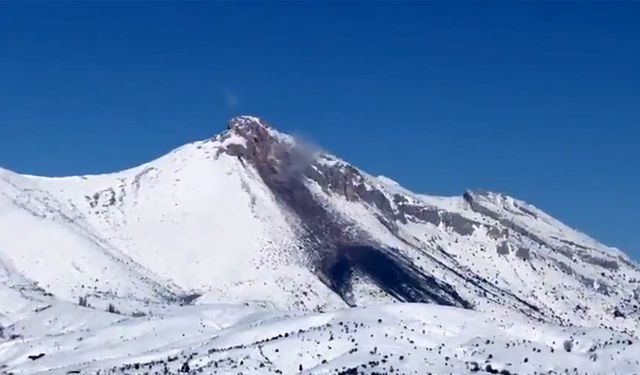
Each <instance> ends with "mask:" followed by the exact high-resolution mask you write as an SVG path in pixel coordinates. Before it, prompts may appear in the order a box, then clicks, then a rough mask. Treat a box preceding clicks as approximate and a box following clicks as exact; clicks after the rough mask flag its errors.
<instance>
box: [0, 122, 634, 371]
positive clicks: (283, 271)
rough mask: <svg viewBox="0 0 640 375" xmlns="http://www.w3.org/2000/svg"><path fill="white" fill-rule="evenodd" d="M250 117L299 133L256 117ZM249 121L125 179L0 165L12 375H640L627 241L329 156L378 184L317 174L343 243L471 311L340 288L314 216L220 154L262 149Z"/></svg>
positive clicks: (6, 352)
mask: <svg viewBox="0 0 640 375" xmlns="http://www.w3.org/2000/svg"><path fill="white" fill-rule="evenodd" d="M234 121H235V123H236V124H238V125H239V126H255V125H256V124H257V125H259V126H260V127H261V128H259V129H262V130H264V131H266V133H267V134H268V137H272V141H273V142H276V143H278V144H279V145H282V146H283V147H294V145H296V140H295V139H293V138H292V137H290V136H288V135H286V134H282V133H279V132H278V131H277V130H275V129H273V128H272V127H270V126H268V125H266V123H265V122H264V121H263V120H261V119H259V118H256V117H251V116H243V117H240V118H237V119H235V120H232V124H233V123H234ZM236 130H237V129H236ZM236 130H234V128H233V126H231V129H230V130H228V131H227V132H225V133H224V134H223V136H218V137H215V138H212V139H209V140H206V141H201V142H194V143H191V144H187V145H184V146H182V147H180V148H177V149H175V150H173V151H171V152H170V153H168V154H166V155H164V156H162V157H160V158H158V159H155V160H153V161H150V162H148V163H145V164H143V165H141V166H137V167H134V168H130V169H128V170H125V171H121V172H114V173H108V174H102V175H91V176H69V177H55V178H52V177H39V176H30V175H20V174H16V173H13V172H11V171H8V170H5V169H1V168H0V373H3V372H12V373H14V374H22V373H24V374H27V373H28V374H30V373H39V372H40V373H44V372H47V373H54V374H55V373H61V374H62V373H66V372H67V371H75V370H78V371H81V372H82V373H93V372H97V371H98V370H100V371H102V373H104V372H105V371H110V370H114V368H115V369H116V370H114V373H144V372H149V373H153V372H154V371H156V370H157V371H164V366H165V365H166V366H167V368H168V369H169V371H170V372H172V373H175V372H177V371H178V370H179V369H180V367H181V366H183V364H184V363H185V362H186V363H188V364H189V366H190V367H191V368H193V369H197V368H202V369H203V371H204V372H205V373H209V372H211V371H212V370H213V369H216V367H215V366H216V364H217V366H218V367H217V369H218V371H219V372H220V373H229V372H233V373H236V372H239V371H244V372H245V373H256V374H259V373H269V372H274V371H276V370H280V371H281V372H282V373H285V374H290V373H298V372H301V373H313V374H324V373H327V374H328V373H335V371H336V370H342V371H344V370H346V369H349V368H351V367H359V368H360V371H362V372H364V373H374V372H376V371H378V372H382V373H384V372H388V371H390V368H391V366H393V368H394V369H395V370H396V372H400V373H411V372H414V373H424V372H425V371H431V372H436V373H442V372H446V373H468V372H470V371H472V369H475V368H476V365H477V368H478V371H485V370H486V366H487V365H491V369H501V370H502V369H505V370H508V371H511V372H513V373H532V372H534V371H538V372H546V371H556V372H562V371H564V369H565V368H566V367H568V368H570V369H571V368H573V367H576V368H578V369H579V370H580V371H581V372H587V373H633V372H638V370H639V369H640V367H639V366H638V363H637V362H636V358H639V357H640V356H639V355H638V354H640V353H639V352H638V351H639V350H638V345H637V344H636V343H635V341H636V340H637V336H638V323H637V322H638V316H639V315H640V314H639V313H638V308H637V306H638V304H640V301H639V300H638V299H639V297H638V295H640V284H639V283H640V271H639V270H638V267H637V265H636V263H635V262H633V261H631V260H630V259H629V258H628V257H627V256H626V255H624V253H622V252H621V251H619V250H618V249H614V248H610V247H608V246H605V245H603V244H601V243H599V242H598V241H596V240H594V239H592V238H590V237H589V236H587V235H585V234H583V233H580V232H578V231H576V230H574V229H572V228H570V227H568V226H566V225H565V224H563V223H561V222H559V221H558V220H556V219H554V218H553V217H551V216H550V215H548V214H546V213H544V212H542V211H541V210H539V209H538V208H536V207H535V206H533V205H530V204H528V203H526V202H523V201H521V200H518V199H515V198H512V197H509V196H506V195H504V194H498V193H491V192H467V194H466V195H465V196H457V197H437V196H429V195H423V194H415V193H413V192H411V191H409V190H407V189H405V188H403V187H402V186H401V185H400V184H399V183H397V182H396V181H393V180H391V179H389V178H387V177H384V176H378V177H374V176H371V175H369V174H367V173H366V172H363V171H360V170H358V169H357V168H355V167H352V166H351V165H349V164H348V163H347V162H345V161H343V160H341V159H339V158H337V157H335V156H333V155H329V154H326V153H318V152H317V151H316V150H315V149H314V150H313V153H311V154H310V155H307V156H308V157H309V159H311V160H310V163H311V164H310V165H309V166H310V167H311V168H312V169H314V170H315V171H316V173H318V174H322V175H323V176H324V178H327V179H334V180H335V181H337V182H338V186H340V185H339V183H343V181H347V180H348V179H347V174H346V172H345V171H346V170H349V171H350V172H349V173H353V174H354V175H355V176H356V177H355V178H354V182H353V183H354V184H361V185H360V186H352V187H353V189H352V190H353V191H354V192H358V191H361V192H365V193H378V194H377V195H375V196H373V195H372V196H373V197H374V198H372V199H370V200H368V201H367V200H366V199H364V198H362V197H360V196H358V195H357V194H356V193H353V194H352V195H350V196H347V194H346V190H347V189H346V187H344V186H343V187H339V188H335V189H334V188H332V187H331V186H327V185H321V183H319V182H317V181H315V180H313V179H311V178H308V177H302V182H303V184H302V186H303V187H304V188H305V189H307V191H308V193H310V195H311V196H312V199H313V200H314V201H315V202H314V203H316V204H317V205H318V206H319V207H320V208H321V209H322V210H323V212H324V213H326V214H327V217H330V218H332V219H331V220H334V221H335V223H334V224H336V223H337V225H339V228H340V229H341V231H343V232H344V237H345V238H346V239H353V241H361V242H356V244H362V243H364V244H366V245H371V246H377V247H379V248H381V249H385V250H386V251H389V252H391V253H392V254H394V255H397V256H399V257H401V258H402V259H403V261H406V262H409V263H410V264H411V265H412V266H413V267H415V269H417V270H419V272H421V273H423V274H424V275H426V276H429V277H433V278H434V279H435V280H438V281H439V282H442V283H446V284H447V285H450V286H451V288H453V290H455V291H456V292H457V293H459V295H460V296H461V298H464V300H466V301H468V302H469V303H470V305H471V306H473V310H474V311H471V310H461V309H456V308H447V307H441V306H434V305H424V304H422V305H421V304H408V303H404V302H402V301H401V300H399V299H398V298H396V297H394V296H392V295H391V294H389V293H387V292H385V290H384V286H383V285H380V283H378V282H376V280H374V279H373V278H371V277H370V276H369V275H367V274H366V273H363V272H354V273H353V278H352V280H351V281H350V285H349V287H350V289H349V291H348V296H347V298H343V297H341V295H340V294H339V293H338V292H337V291H336V290H332V289H331V288H330V287H329V286H328V285H330V283H329V282H327V280H326V279H323V277H322V276H319V274H318V269H317V267H318V265H317V264H316V263H314V261H315V259H312V258H311V256H310V255H309V253H308V252H305V251H304V249H305V246H307V245H308V241H309V237H308V236H306V235H307V234H308V231H309V230H310V228H312V226H311V225H312V224H313V223H308V222H305V221H304V220H306V219H304V218H303V217H301V216H300V215H299V214H297V213H296V212H295V210H292V209H290V208H289V207H287V205H286V204H284V203H283V201H282V199H281V198H280V197H279V196H277V193H276V192H275V191H274V189H273V187H272V186H269V185H268V184H267V183H266V182H265V181H264V180H263V176H262V175H261V172H260V171H259V168H256V166H255V165H253V164H252V163H251V161H249V160H245V159H243V158H242V157H236V156H231V155H230V154H228V153H226V152H224V151H225V150H226V149H227V148H229V147H248V145H249V144H248V142H253V141H252V140H251V139H248V138H245V137H244V136H242V133H241V132H239V131H236ZM290 155H297V153H295V152H292V153H290ZM269 157H275V156H273V155H269ZM306 162H307V160H305V163H304V165H305V166H307V163H306ZM297 168H298V169H296V172H297V173H298V174H302V172H304V171H303V170H302V171H301V170H300V169H302V168H299V166H297ZM327 168H330V169H327ZM319 181H322V180H321V179H320V180H319ZM325 184H326V183H325ZM376 199H378V201H376ZM383 199H386V202H387V203H388V205H387V206H384V205H378V204H376V203H379V201H380V200H383ZM403 205H407V206H410V207H412V209H411V210H406V211H401V209H402V208H403ZM421 210H424V211H427V213H428V215H424V217H421V216H420V215H419V213H420V212H421ZM469 223H471V224H469ZM467 224H468V225H470V227H471V230H469V231H466V229H465V230H460V227H462V228H463V229H464V228H465V227H464V226H465V225H467ZM80 298H83V299H84V298H86V303H85V305H86V306H78V302H79V301H80ZM347 301H348V302H347ZM347 303H349V304H351V305H355V306H358V307H357V308H354V309H347ZM110 305H111V309H112V310H116V311H117V313H108V312H106V311H105V310H107V309H108V306H110ZM528 306H533V307H531V308H530V307H528ZM616 311H617V312H622V316H620V315H621V314H620V313H618V314H615V313H614V312H616ZM133 315H135V316H136V317H134V316H133ZM378 319H382V321H381V322H380V323H378ZM339 322H342V323H343V324H339ZM345 324H346V325H345ZM347 327H348V328H347ZM423 331H424V332H423ZM331 337H333V339H330V338H331ZM568 340H569V341H570V342H572V348H573V349H572V351H571V352H568V351H566V350H565V349H564V348H563V343H564V342H566V341H568ZM629 340H631V341H632V343H631V344H628V342H629ZM593 348H595V349H593ZM355 349H357V350H355ZM39 352H42V353H45V356H44V357H42V358H39V359H36V360H31V359H29V358H28V356H29V355H34V354H38V353H39ZM193 353H197V354H193ZM594 353H595V354H594ZM385 355H387V357H386V358H385V357H384V356H385ZM400 355H402V356H403V359H400V358H399V356H400ZM489 355H491V357H489ZM594 355H595V356H596V357H597V358H596V359H595V360H594ZM176 356H177V359H175V360H171V361H168V358H176ZM446 357H448V359H445V358H446ZM525 357H526V358H527V359H528V360H527V361H526V362H524V358H525ZM383 359H384V361H383ZM144 362H153V363H150V364H149V365H147V366H146V367H144V368H143V367H139V368H138V369H136V368H134V367H133V364H134V363H144ZM474 363H475V365H474ZM3 365H4V366H6V367H4V368H2V366H3ZM128 365H131V366H128ZM363 365H367V366H368V367H363ZM122 366H125V368H122ZM149 366H151V367H149ZM234 366H235V367H234ZM300 366H302V370H300ZM151 370H153V371H151Z"/></svg>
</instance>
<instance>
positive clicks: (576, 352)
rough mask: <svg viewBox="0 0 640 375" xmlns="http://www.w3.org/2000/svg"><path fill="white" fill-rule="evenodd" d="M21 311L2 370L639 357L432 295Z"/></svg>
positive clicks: (547, 368)
mask: <svg viewBox="0 0 640 375" xmlns="http://www.w3.org/2000/svg"><path fill="white" fill-rule="evenodd" d="M19 319H20V320H19V321H18V322H16V323H14V325H12V327H11V329H9V330H8V331H7V332H5V333H4V334H5V336H7V335H9V336H12V337H13V339H11V340H8V341H5V342H3V343H2V344H0V362H1V363H3V364H4V365H3V371H4V372H6V373H14V374H31V373H48V374H69V373H101V374H145V373H150V374H153V373H180V372H187V373H198V372H203V373H218V374H238V373H243V374H273V373H281V374H296V373H302V374H336V373H343V374H390V373H398V374H426V373H436V374H445V373H447V374H448V373H455V374H466V373H474V372H477V373H502V374H516V373H518V374H533V373H565V372H569V373H574V372H575V371H578V372H579V373H591V374H614V373H617V374H631V373H635V372H637V371H638V368H639V367H638V366H639V362H638V361H639V359H640V345H639V344H638V343H637V342H636V340H637V339H636V338H635V337H633V336H631V335H623V334H619V333H615V332H612V331H610V330H606V329H580V328H567V327H564V328H563V327H558V326H551V325H546V324H539V323H535V322H527V321H525V320H520V319H511V320H509V321H506V320H502V319H496V318H495V317H492V316H491V315H489V314H484V313H478V312H472V311H467V310H462V309H459V308H454V307H444V306H437V305H426V304H409V303H403V304H395V305H386V306H385V305H383V306H375V307H363V308H353V309H345V310H340V311H335V312H331V313H292V312H280V311H273V310H265V309H260V308H255V307H247V306H239V305H201V306H188V307H182V308H174V309H168V310H166V311H162V312H159V313H158V314H157V315H154V316H144V317H137V318H136V317H125V316H119V315H117V314H109V313H106V312H102V311H97V310H93V309H88V308H82V307H78V306H75V305H70V304H63V303H56V304H53V305H45V306H41V307H39V308H38V309H36V310H35V311H34V310H27V311H24V312H22V313H21V314H20V316H19ZM38 356H42V357H40V358H38V359H35V360H33V359H30V358H34V357H38Z"/></svg>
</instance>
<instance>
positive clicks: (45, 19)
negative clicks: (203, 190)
mask: <svg viewBox="0 0 640 375" xmlns="http://www.w3.org/2000/svg"><path fill="white" fill-rule="evenodd" d="M638 19H640V3H632V2H628V3H622V2H615V3H592V2H588V3H583V2H572V3H548V2H542V3H522V2H517V3H504V2H500V3H457V2H455V3H402V4H391V3H387V4H384V3H346V4H345V3H330V4H322V3H295V4H294V3H271V4H267V3H261V4H257V3H236V4H230V3H226V4H223V3H206V2H200V3H169V2H163V3H150V2H145V3H132V2H117V3H94V2H91V3H78V2H76V3H71V2H62V3H47V2H42V3H19V2H13V3H10V2H2V3H0V150H1V151H0V166H3V167H5V168H9V169H13V170H16V171H19V172H24V173H31V174H44V175H69V174H86V173H97V172H107V171H113V170H118V169H122V168H125V167H130V166H134V165H137V164H139V163H142V162H145V161H148V160H150V159H152V158H154V157H157V156H160V155H162V154H164V153H166V152H167V151H169V150H170V149H172V148H174V147H176V146H179V145H181V144H183V143H186V142H189V141H192V140H197V139H203V138H207V137H210V136H213V135H215V134H217V133H218V132H220V131H221V130H222V129H223V128H224V125H225V123H226V121H227V120H228V118H230V117H231V116H233V115H236V114H254V115H259V116H262V117H264V118H266V119H267V120H269V121H270V122H272V123H274V124H276V125H277V127H279V128H280V129H282V130H284V131H287V132H291V133H296V134H303V135H305V136H307V137H310V138H312V139H314V140H316V141H317V142H318V143H319V144H321V145H322V146H324V147H325V148H327V149H328V150H330V151H332V152H333V153H335V154H337V155H339V156H341V157H343V158H345V159H347V160H349V161H351V162H353V163H354V164H356V165H358V166H359V167H361V168H363V169H365V170H367V171H369V172H371V173H375V174H384V175H387V176H389V177H391V178H393V179H395V180H397V181H399V182H401V183H402V184H403V185H405V186H407V187H409V188H411V189H413V190H415V191H419V192H425V193H433V194H461V193H462V192H463V191H464V190H465V189H467V188H482V189H489V190H496V191H502V192H506V193H508V194H511V195H514V196H516V197H519V198H522V199H525V200H527V201H529V202H531V203H533V204H535V205H537V206H538V207H540V208H542V209H544V210H546V211H548V212H549V213H551V214H552V215H554V216H556V217H558V218H560V219H561V220H563V221H565V222H567V223H568V224H569V225H571V226H574V227H576V228H578V229H580V230H583V231H585V232H587V233H589V234H591V235H592V236H594V237H596V238H598V239H600V240H601V241H603V242H605V243H608V244H611V245H615V246H618V247H620V248H622V249H625V250H626V251H628V252H630V253H632V255H634V256H635V258H636V259H639V258H640V235H638V232H636V230H637V226H638V223H639V222H640V172H639V171H640V168H639V167H638V166H639V165H640V151H639V150H638V141H640V130H638V125H639V122H640V121H639V120H640V22H638Z"/></svg>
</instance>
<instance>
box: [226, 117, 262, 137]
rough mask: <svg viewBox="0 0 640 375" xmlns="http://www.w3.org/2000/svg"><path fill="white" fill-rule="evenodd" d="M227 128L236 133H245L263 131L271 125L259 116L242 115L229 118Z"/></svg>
mask: <svg viewBox="0 0 640 375" xmlns="http://www.w3.org/2000/svg"><path fill="white" fill-rule="evenodd" d="M227 128H228V129H229V130H232V131H235V132H236V133H240V134H246V133H255V132H259V131H265V130H268V129H271V126H270V125H269V124H267V122H266V121H264V120H263V119H261V118H259V117H255V116H246V115H243V116H236V117H233V118H232V119H231V120H229V123H228V125H227Z"/></svg>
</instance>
